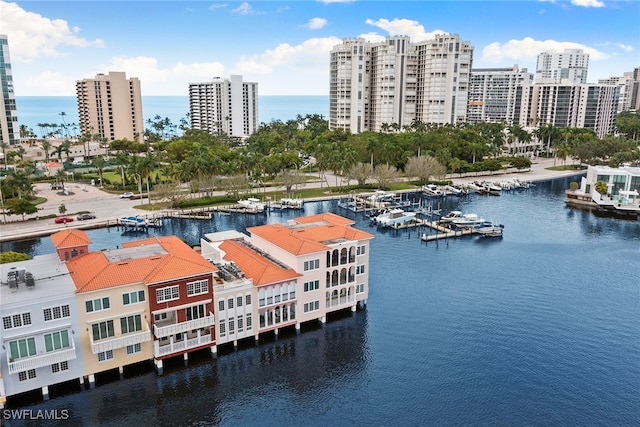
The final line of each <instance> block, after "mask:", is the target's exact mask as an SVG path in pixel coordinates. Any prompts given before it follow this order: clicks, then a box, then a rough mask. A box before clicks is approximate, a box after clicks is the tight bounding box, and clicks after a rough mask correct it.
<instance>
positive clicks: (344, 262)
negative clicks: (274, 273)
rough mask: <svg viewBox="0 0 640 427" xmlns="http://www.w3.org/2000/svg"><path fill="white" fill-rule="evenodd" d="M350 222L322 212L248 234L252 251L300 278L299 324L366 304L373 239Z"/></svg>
mask: <svg viewBox="0 0 640 427" xmlns="http://www.w3.org/2000/svg"><path fill="white" fill-rule="evenodd" d="M353 223H354V222H353V221H352V220H350V219H348V218H344V217H341V216H339V215H335V214H333V213H323V214H317V215H311V216H306V217H300V218H295V219H293V220H289V221H288V222H287V223H286V224H268V225H263V226H259V227H251V228H249V229H248V230H247V231H248V232H249V233H250V235H251V237H250V241H251V243H252V244H253V245H254V246H255V247H257V248H259V249H260V250H261V251H263V252H265V253H267V254H269V255H270V256H272V257H273V258H275V259H277V260H278V261H279V262H281V263H283V264H284V265H286V266H288V267H290V268H292V269H294V270H295V271H296V272H298V273H300V274H301V275H302V276H301V277H299V278H298V279H297V281H296V283H297V284H298V288H297V290H296V299H297V304H298V306H299V310H297V313H296V316H297V322H298V323H304V322H308V321H310V320H320V321H321V322H322V323H324V322H325V321H326V315H327V313H330V312H333V311H337V310H344V309H351V310H353V311H355V310H356V305H357V304H358V303H362V304H366V301H367V298H368V295H369V287H368V283H369V242H370V240H371V239H372V238H373V236H372V235H371V234H369V233H366V232H364V231H360V230H358V229H356V228H353V227H352V225H353ZM267 302H268V300H266V301H265V304H267ZM260 304H261V303H260V302H259V304H258V305H259V306H260Z"/></svg>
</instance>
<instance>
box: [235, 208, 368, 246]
mask: <svg viewBox="0 0 640 427" xmlns="http://www.w3.org/2000/svg"><path fill="white" fill-rule="evenodd" d="M351 224H353V221H352V220H350V219H348V218H344V217H341V216H339V215H336V214H333V213H324V214H318V215H312V216H308V217H301V218H296V219H295V220H293V221H292V223H291V224H290V225H282V224H268V225H262V226H259V227H251V228H248V229H247V231H249V232H250V233H251V235H256V236H260V237H262V238H263V239H265V240H267V241H269V242H271V243H273V244H274V245H276V246H278V247H280V248H282V249H284V250H286V251H287V252H289V253H291V254H294V255H302V254H310V253H314V252H321V251H326V250H327V248H328V245H329V244H332V243H336V242H339V241H344V240H364V239H371V238H373V235H371V234H369V233H366V232H364V231H360V230H358V229H356V228H353V227H350V225H351Z"/></svg>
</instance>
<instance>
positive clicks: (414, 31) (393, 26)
mask: <svg viewBox="0 0 640 427" xmlns="http://www.w3.org/2000/svg"><path fill="white" fill-rule="evenodd" d="M365 23H367V24H368V25H372V26H374V27H378V28H380V29H383V30H385V31H386V32H387V33H389V35H392V36H395V35H401V36H409V38H410V39H411V41H412V42H420V41H424V40H429V39H432V38H434V37H435V35H437V34H448V32H446V31H442V30H434V31H430V32H427V31H425V29H424V26H423V25H422V24H420V23H419V22H418V21H413V20H411V19H393V20H391V21H390V20H388V19H384V18H383V19H378V20H377V21H374V20H372V19H367V20H366V21H365Z"/></svg>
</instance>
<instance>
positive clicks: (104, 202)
mask: <svg viewBox="0 0 640 427" xmlns="http://www.w3.org/2000/svg"><path fill="white" fill-rule="evenodd" d="M553 163H554V162H553V159H537V160H535V161H534V164H533V165H532V167H531V170H530V171H527V172H518V173H509V174H503V173H500V172H498V173H496V174H495V175H493V176H486V175H485V176H475V175H474V176H467V177H459V176H457V175H450V176H449V177H448V178H449V179H451V180H452V181H453V182H454V183H467V182H471V181H475V180H483V179H486V180H492V179H493V180H496V181H498V180H508V179H512V178H516V177H517V178H519V179H522V180H529V181H544V180H548V179H553V178H557V177H561V176H567V175H575V172H573V171H563V172H558V171H551V170H547V169H546V168H547V167H549V166H553ZM327 182H328V183H330V185H335V184H334V183H335V182H336V181H335V177H334V176H332V175H329V174H328V175H327V177H326V180H325V181H324V182H320V181H312V182H307V183H306V184H305V187H307V188H319V187H321V186H326V185H327ZM344 184H346V182H345V183H344ZM65 188H67V189H68V190H70V192H71V193H70V194H69V195H67V196H65V195H62V194H60V192H58V191H57V190H51V189H49V185H48V184H36V194H37V195H38V196H42V197H45V198H46V199H47V201H46V202H45V203H43V204H41V205H39V208H40V210H39V211H38V213H37V214H34V215H29V216H27V217H26V218H29V219H30V220H28V221H18V220H19V219H20V217H17V216H6V218H2V220H3V221H6V220H8V221H9V222H4V223H2V225H0V241H11V240H19V239H22V238H28V237H33V236H42V235H49V234H51V233H55V232H56V231H59V230H62V229H64V228H82V227H101V226H103V225H104V224H105V222H108V223H110V224H113V223H115V222H116V221H117V220H118V218H121V217H124V216H133V215H142V216H145V215H150V216H152V215H153V214H152V213H150V212H149V211H143V210H139V209H136V208H135V207H134V206H137V205H140V204H141V203H146V202H147V200H146V199H144V200H142V201H141V200H139V199H138V200H136V199H134V200H130V199H121V198H120V196H119V194H110V193H107V192H105V191H103V190H101V189H99V188H98V187H96V186H92V185H88V184H79V183H73V182H72V183H68V184H65ZM267 191H269V189H267ZM220 194H224V192H220ZM61 204H64V205H65V207H66V208H67V214H69V215H70V216H71V215H73V217H74V218H75V216H76V214H77V213H78V212H81V211H89V212H91V213H93V214H95V215H96V217H97V218H96V219H93V220H88V221H77V220H74V221H73V222H71V223H68V224H56V223H54V220H53V219H52V218H50V219H41V220H36V219H35V218H36V217H39V216H44V215H50V214H55V215H59V211H58V209H59V207H60V205H61Z"/></svg>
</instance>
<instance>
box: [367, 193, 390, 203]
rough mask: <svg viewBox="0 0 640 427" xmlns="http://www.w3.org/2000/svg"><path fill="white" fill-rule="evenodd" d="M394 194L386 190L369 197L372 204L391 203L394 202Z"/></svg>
mask: <svg viewBox="0 0 640 427" xmlns="http://www.w3.org/2000/svg"><path fill="white" fill-rule="evenodd" d="M394 196H395V195H394V194H393V193H390V192H388V191H384V190H376V192H375V193H373V194H372V195H370V196H369V197H368V200H369V201H370V202H391V201H393V198H394Z"/></svg>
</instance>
